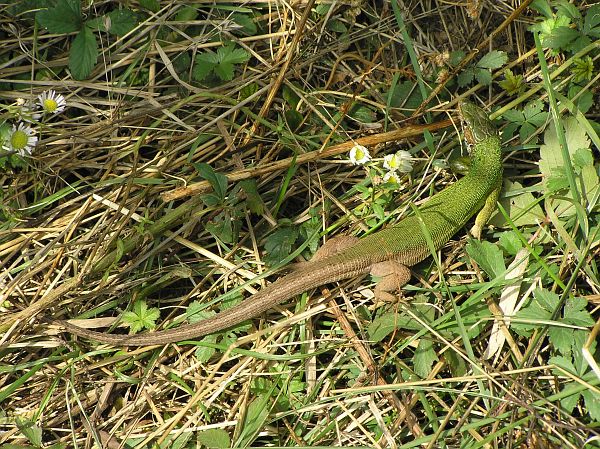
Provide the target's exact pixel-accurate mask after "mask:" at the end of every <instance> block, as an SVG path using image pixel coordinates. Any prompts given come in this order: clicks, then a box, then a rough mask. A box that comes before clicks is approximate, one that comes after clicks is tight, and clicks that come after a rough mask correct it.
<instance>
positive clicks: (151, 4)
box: [139, 0, 160, 12]
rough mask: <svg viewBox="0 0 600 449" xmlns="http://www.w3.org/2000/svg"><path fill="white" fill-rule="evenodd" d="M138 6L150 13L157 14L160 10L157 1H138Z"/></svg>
mask: <svg viewBox="0 0 600 449" xmlns="http://www.w3.org/2000/svg"><path fill="white" fill-rule="evenodd" d="M139 3H140V6H141V7H142V8H144V9H147V10H148V11H150V12H158V11H159V10H160V3H159V0H139Z"/></svg>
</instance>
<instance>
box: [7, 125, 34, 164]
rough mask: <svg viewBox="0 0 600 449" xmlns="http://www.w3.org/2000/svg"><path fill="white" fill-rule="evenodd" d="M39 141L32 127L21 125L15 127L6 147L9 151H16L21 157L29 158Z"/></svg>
mask: <svg viewBox="0 0 600 449" xmlns="http://www.w3.org/2000/svg"><path fill="white" fill-rule="evenodd" d="M37 140H38V138H37V136H34V131H33V129H31V126H29V125H26V124H25V123H19V124H18V126H15V125H13V127H12V131H11V133H10V136H9V138H8V140H7V142H6V145H5V147H6V148H7V149H8V150H11V151H16V152H17V153H19V154H20V155H21V156H28V155H30V154H31V152H32V151H33V147H35V144H36V143H37Z"/></svg>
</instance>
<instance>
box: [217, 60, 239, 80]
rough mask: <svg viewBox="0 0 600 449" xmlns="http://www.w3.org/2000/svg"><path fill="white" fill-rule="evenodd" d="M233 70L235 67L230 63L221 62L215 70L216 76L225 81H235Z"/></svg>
mask: <svg viewBox="0 0 600 449" xmlns="http://www.w3.org/2000/svg"><path fill="white" fill-rule="evenodd" d="M233 69H234V65H233V64H231V63H229V62H221V63H219V64H217V65H216V66H215V67H214V68H213V70H214V72H215V74H216V75H217V76H218V77H219V78H221V79H222V80H223V81H231V80H232V79H233Z"/></svg>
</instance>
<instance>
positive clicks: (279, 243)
mask: <svg viewBox="0 0 600 449" xmlns="http://www.w3.org/2000/svg"><path fill="white" fill-rule="evenodd" d="M297 238H298V231H297V229H296V228H293V227H291V226H286V227H282V228H280V229H277V230H276V231H275V232H273V233H272V234H271V235H270V236H269V238H268V239H267V241H266V242H265V261H266V262H267V263H268V264H269V265H271V266H274V265H278V264H279V263H281V261H282V260H283V259H285V258H286V257H287V256H289V255H290V254H291V252H292V248H293V247H294V243H296V239H297Z"/></svg>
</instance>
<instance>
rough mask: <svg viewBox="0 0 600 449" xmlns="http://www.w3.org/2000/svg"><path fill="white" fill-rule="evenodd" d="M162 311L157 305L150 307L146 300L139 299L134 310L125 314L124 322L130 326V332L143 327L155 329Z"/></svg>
mask: <svg viewBox="0 0 600 449" xmlns="http://www.w3.org/2000/svg"><path fill="white" fill-rule="evenodd" d="M159 318H160V311H159V310H158V309H157V308H156V307H152V308H150V309H149V308H148V304H147V303H146V301H143V300H138V301H136V302H135V303H134V304H133V310H132V311H129V312H125V313H124V314H123V322H124V323H125V324H127V325H128V326H129V332H130V333H132V334H135V333H137V332H139V331H141V330H142V329H153V328H154V327H156V320H158V319H159Z"/></svg>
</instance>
